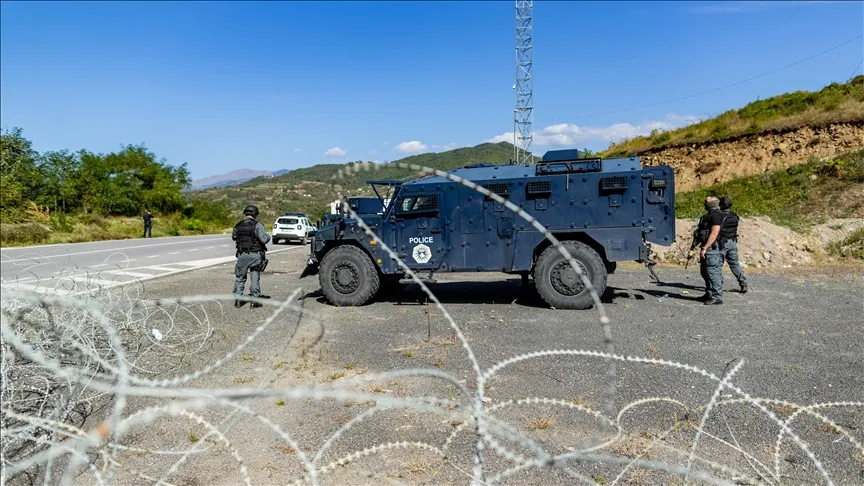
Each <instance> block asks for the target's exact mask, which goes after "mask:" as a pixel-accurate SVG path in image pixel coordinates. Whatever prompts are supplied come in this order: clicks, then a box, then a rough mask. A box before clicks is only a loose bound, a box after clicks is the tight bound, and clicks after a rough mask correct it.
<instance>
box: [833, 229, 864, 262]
mask: <svg viewBox="0 0 864 486" xmlns="http://www.w3.org/2000/svg"><path fill="white" fill-rule="evenodd" d="M827 250H828V254H829V255H833V256H837V257H846V258H854V259H856V260H864V228H858V229H857V230H855V231H853V232H852V233H851V234H850V235H849V236H847V237H846V238H844V239H843V240H839V241H832V242H831V243H828V248H827Z"/></svg>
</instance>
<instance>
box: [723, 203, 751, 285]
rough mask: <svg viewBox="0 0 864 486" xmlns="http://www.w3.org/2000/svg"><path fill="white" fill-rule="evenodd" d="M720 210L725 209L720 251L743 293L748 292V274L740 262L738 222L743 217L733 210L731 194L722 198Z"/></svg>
mask: <svg viewBox="0 0 864 486" xmlns="http://www.w3.org/2000/svg"><path fill="white" fill-rule="evenodd" d="M720 210H721V211H723V216H724V219H723V227H722V228H720V248H721V249H720V253H722V254H723V258H724V259H725V260H726V263H728V264H729V270H732V274H733V275H735V278H736V279H738V285H739V286H740V287H741V293H742V294H746V293H747V276H746V275H744V269H742V268H741V264H740V263H738V222H739V221H741V218H740V217H738V215H737V214H735V212H734V211H732V198H730V197H729V196H723V197H721V198H720Z"/></svg>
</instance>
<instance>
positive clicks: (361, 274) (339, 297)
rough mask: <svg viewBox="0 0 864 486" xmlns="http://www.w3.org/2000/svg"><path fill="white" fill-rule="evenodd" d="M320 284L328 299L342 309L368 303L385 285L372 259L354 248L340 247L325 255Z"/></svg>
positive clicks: (319, 276) (319, 274)
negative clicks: (382, 285) (382, 283)
mask: <svg viewBox="0 0 864 486" xmlns="http://www.w3.org/2000/svg"><path fill="white" fill-rule="evenodd" d="M318 282H319V283H320V284H321V290H322V291H323V292H324V296H325V297H327V300H328V301H329V302H330V303H331V304H333V305H335V306H339V307H343V306H361V305H365V304H367V303H368V302H369V301H370V300H372V298H373V297H375V294H377V293H378V288H379V287H380V285H381V280H380V277H379V276H378V269H376V268H375V264H374V263H373V262H372V259H370V258H369V256H368V255H367V254H366V253H364V252H363V250H361V249H360V248H357V247H356V246H350V245H343V246H339V247H337V248H334V249H332V250H330V251H329V252H327V254H326V255H324V260H323V261H322V262H321V269H320V271H319V273H318Z"/></svg>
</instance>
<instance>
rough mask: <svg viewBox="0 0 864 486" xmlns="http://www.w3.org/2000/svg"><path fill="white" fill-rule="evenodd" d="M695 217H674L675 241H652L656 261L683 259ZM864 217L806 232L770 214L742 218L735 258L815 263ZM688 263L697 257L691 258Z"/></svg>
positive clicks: (756, 263)
mask: <svg viewBox="0 0 864 486" xmlns="http://www.w3.org/2000/svg"><path fill="white" fill-rule="evenodd" d="M696 222H697V220H696V219H679V220H676V222H675V223H676V240H677V241H676V242H675V243H674V244H672V245H671V246H658V245H652V258H653V259H654V260H656V261H658V262H670V263H681V264H683V263H685V262H686V261H687V252H688V250H689V248H690V243H691V238H692V234H693V228H694V227H695V225H696ZM861 227H864V219H861V218H850V219H835V220H829V221H827V222H825V223H823V224H820V225H818V226H815V227H814V228H812V229H811V230H810V231H809V232H808V233H807V234H801V233H796V232H795V231H792V230H791V229H789V228H786V227H783V226H778V225H775V224H773V223H771V220H770V218H767V217H756V218H741V223H740V225H739V227H738V234H739V239H738V254H739V255H738V259H739V260H740V262H741V265H742V266H744V267H745V268H746V267H757V268H761V267H773V266H791V265H802V264H810V263H816V262H817V261H819V260H820V259H822V258H825V259H828V260H830V259H831V258H830V257H827V256H825V255H826V253H825V247H826V246H827V245H828V243H830V242H831V241H834V240H841V239H843V238H845V237H846V236H848V235H849V234H850V233H852V232H853V231H855V230H856V229H858V228H861ZM690 264H691V265H694V264H697V260H696V259H694V260H691V262H690Z"/></svg>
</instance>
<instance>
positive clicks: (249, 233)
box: [231, 204, 270, 308]
mask: <svg viewBox="0 0 864 486" xmlns="http://www.w3.org/2000/svg"><path fill="white" fill-rule="evenodd" d="M243 216H244V217H243V219H242V220H241V221H238V222H237V224H235V225H234V230H233V231H232V232H231V239H232V240H234V242H235V243H236V245H237V263H236V264H235V265H234V277H235V279H234V297H235V298H234V307H242V306H243V304H244V302H241V301H240V300H238V298H239V297H240V296H241V295H243V289H244V288H245V287H246V272H249V273H250V275H251V277H252V279H251V280H252V281H251V282H250V283H249V295H251V296H252V297H258V298H262V299H269V298H270V296H269V295H262V294H261V271H262V270H263V267H266V266H267V263H266V262H267V259H266V252H267V247H266V246H265V245H266V244H267V243H269V242H270V235H269V234H267V232H266V231H264V225H263V224H261V222H259V221H257V220H256V219H255V218H257V217H258V208H257V207H256V206H253V205H251V204H250V205H248V206H246V207H245V208H244V209H243ZM261 306H262V304H260V303H258V302H252V304H251V305H250V306H249V307H252V308H255V307H261Z"/></svg>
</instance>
